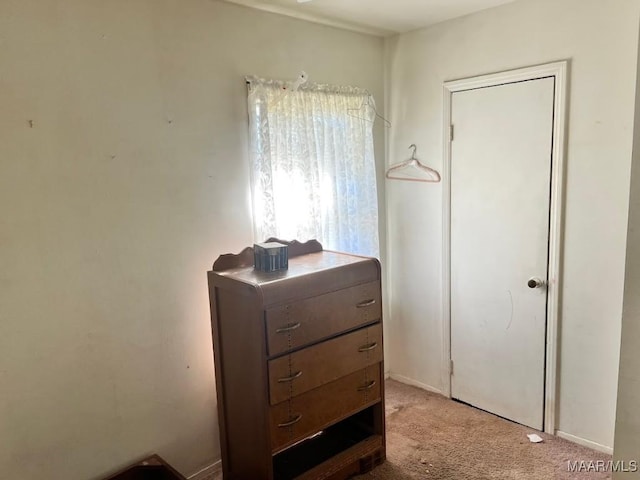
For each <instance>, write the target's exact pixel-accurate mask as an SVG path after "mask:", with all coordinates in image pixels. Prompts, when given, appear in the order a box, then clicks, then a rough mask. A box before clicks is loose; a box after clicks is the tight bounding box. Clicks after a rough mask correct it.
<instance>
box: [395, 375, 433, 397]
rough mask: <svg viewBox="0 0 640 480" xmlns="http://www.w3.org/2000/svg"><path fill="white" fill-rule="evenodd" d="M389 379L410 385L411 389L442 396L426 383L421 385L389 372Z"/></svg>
mask: <svg viewBox="0 0 640 480" xmlns="http://www.w3.org/2000/svg"><path fill="white" fill-rule="evenodd" d="M389 378H390V379H391V380H395V381H396V382H400V383H404V384H405V385H411V386H412V387H418V388H420V389H422V390H426V391H427V392H431V393H437V394H438V395H444V394H443V393H442V390H439V389H437V388H435V387H432V386H431V385H427V384H426V383H421V382H418V381H416V380H413V379H411V378H408V377H405V376H403V375H398V374H397V373H393V372H389Z"/></svg>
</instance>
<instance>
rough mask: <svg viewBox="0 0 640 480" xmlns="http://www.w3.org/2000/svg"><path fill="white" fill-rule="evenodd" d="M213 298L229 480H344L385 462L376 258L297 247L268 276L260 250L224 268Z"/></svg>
mask: <svg viewBox="0 0 640 480" xmlns="http://www.w3.org/2000/svg"><path fill="white" fill-rule="evenodd" d="M268 241H279V242H282V241H281V240H277V239H270V240H268ZM285 243H286V242H285ZM209 298H210V301H211V324H212V330H213V348H214V359H215V372H216V387H217V397H218V418H219V424H220V437H221V449H222V467H223V472H224V480H292V479H297V480H322V479H331V480H342V479H346V478H349V477H351V476H353V475H356V474H360V473H365V472H367V471H369V470H371V469H372V468H373V467H375V466H376V465H378V464H380V463H382V462H383V461H384V459H385V431H384V383H383V380H384V368H383V348H382V313H381V312H382V308H381V293H380V264H379V262H378V261H377V260H376V259H373V258H366V257H359V256H354V255H348V254H344V253H337V252H330V251H325V250H323V249H322V246H321V245H320V244H319V243H318V242H316V241H310V242H307V243H305V244H300V243H297V242H292V243H290V244H289V269H288V270H285V271H277V272H271V273H264V272H259V271H256V270H254V268H253V251H252V249H251V248H248V249H245V250H244V251H243V252H242V253H241V254H239V255H223V256H221V257H220V258H219V259H218V260H217V261H216V263H215V264H214V266H213V270H212V271H210V272H209Z"/></svg>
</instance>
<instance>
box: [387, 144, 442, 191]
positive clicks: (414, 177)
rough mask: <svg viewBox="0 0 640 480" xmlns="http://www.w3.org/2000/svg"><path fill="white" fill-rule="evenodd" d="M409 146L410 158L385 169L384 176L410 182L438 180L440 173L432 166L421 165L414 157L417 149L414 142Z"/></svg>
mask: <svg viewBox="0 0 640 480" xmlns="http://www.w3.org/2000/svg"><path fill="white" fill-rule="evenodd" d="M409 148H410V149H413V153H412V154H411V158H410V159H409V160H405V161H404V162H402V163H398V164H396V165H394V166H392V167H391V168H390V169H389V170H387V175H386V177H387V178H391V179H394V180H408V181H410V182H431V183H437V182H439V181H440V174H439V173H438V172H437V171H436V170H434V169H433V168H429V167H427V166H426V165H423V164H422V163H420V160H418V159H417V158H416V151H417V150H418V147H416V144H415V143H413V144H411V145H410V146H409Z"/></svg>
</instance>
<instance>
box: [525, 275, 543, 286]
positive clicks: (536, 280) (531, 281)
mask: <svg viewBox="0 0 640 480" xmlns="http://www.w3.org/2000/svg"><path fill="white" fill-rule="evenodd" d="M545 283H546V282H545V281H544V280H542V279H541V278H538V277H531V278H530V279H529V281H528V282H527V285H528V286H529V288H542V287H544V286H545Z"/></svg>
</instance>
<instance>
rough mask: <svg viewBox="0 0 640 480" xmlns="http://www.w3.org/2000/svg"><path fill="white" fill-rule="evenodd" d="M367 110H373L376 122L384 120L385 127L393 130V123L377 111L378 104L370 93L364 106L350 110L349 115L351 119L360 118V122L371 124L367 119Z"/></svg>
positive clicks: (364, 101)
mask: <svg viewBox="0 0 640 480" xmlns="http://www.w3.org/2000/svg"><path fill="white" fill-rule="evenodd" d="M367 108H370V109H372V110H373V113H374V114H375V117H374V119H373V121H374V122H375V119H376V118H379V119H380V120H382V122H383V124H384V126H385V127H387V128H391V122H390V121H389V120H387V119H386V118H384V117H383V116H382V115H380V114H379V113H378V110H376V102H375V101H374V100H373V96H372V95H371V94H370V93H369V92H367V95H366V97H365V99H364V100H363V101H362V104H361V105H360V106H359V107H358V108H350V109H348V110H347V114H348V115H349V116H350V117H354V118H359V119H360V120H365V121H367V122H370V121H371V119H370V118H367V117H366V110H365V109H367Z"/></svg>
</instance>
